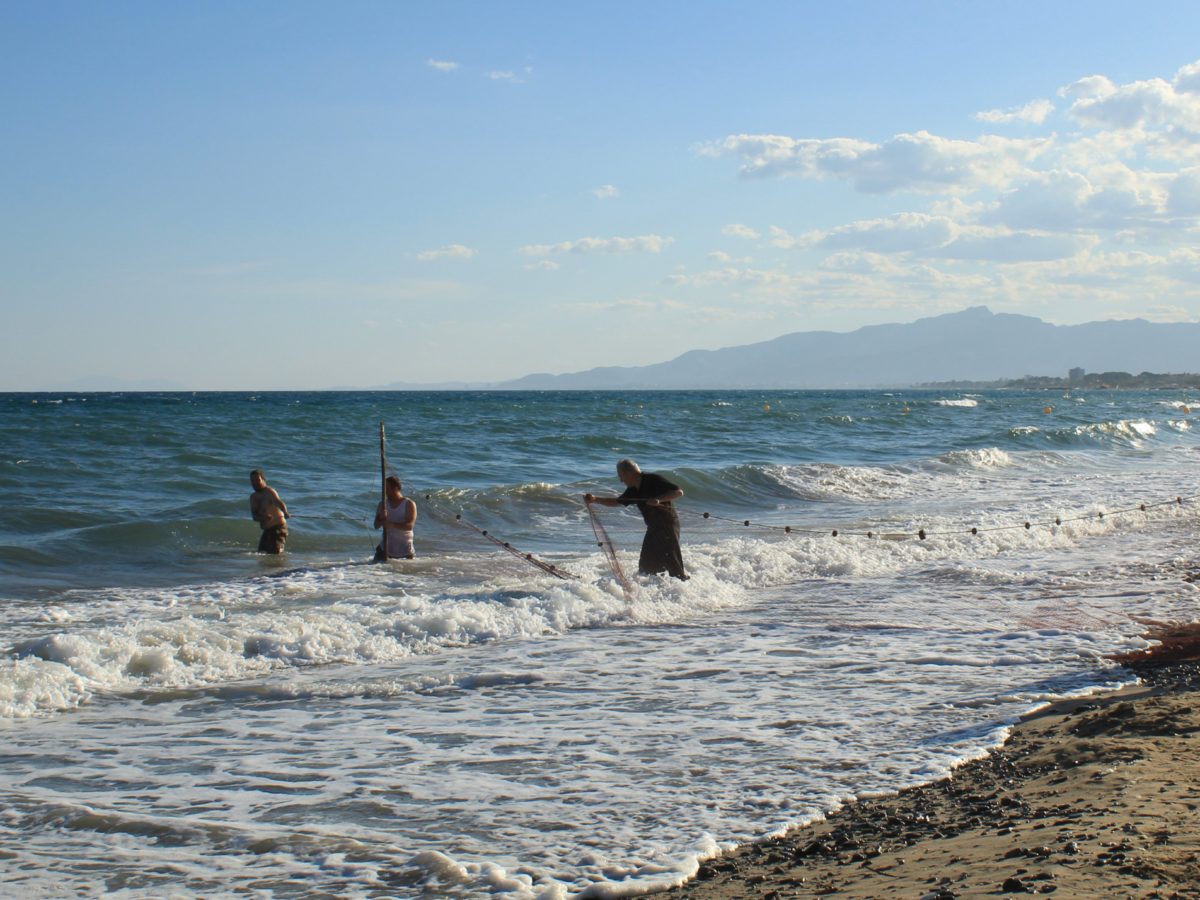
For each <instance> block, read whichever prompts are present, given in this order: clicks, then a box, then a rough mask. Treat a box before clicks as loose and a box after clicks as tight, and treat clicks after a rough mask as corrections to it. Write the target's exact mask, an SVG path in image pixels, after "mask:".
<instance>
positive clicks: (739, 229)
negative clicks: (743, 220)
mask: <svg viewBox="0 0 1200 900" xmlns="http://www.w3.org/2000/svg"><path fill="white" fill-rule="evenodd" d="M721 234H723V235H725V236H726V237H736V238H746V239H747V240H750V241H753V240H757V239H758V238H759V237H760V236H761V235H759V233H758V232H757V231H755V230H754V229H753V228H751V227H750V226H749V225H740V224H738V223H737V222H734V223H733V224H732V225H726V226H725V227H724V228H722V229H721Z"/></svg>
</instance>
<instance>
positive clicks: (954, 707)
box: [0, 392, 1200, 897]
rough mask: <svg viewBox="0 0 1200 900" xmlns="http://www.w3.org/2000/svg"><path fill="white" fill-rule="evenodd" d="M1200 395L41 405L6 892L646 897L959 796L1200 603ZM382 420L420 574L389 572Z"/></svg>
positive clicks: (11, 734) (0, 599) (22, 480)
mask: <svg viewBox="0 0 1200 900" xmlns="http://www.w3.org/2000/svg"><path fill="white" fill-rule="evenodd" d="M1193 404H1200V400H1198V399H1197V398H1192V397H1188V396H1185V395H1182V394H1178V395H1177V394H1171V393H1167V392H1156V393H1120V394H1114V395H1111V396H1110V395H1109V394H1107V393H1105V394H1100V393H1092V394H1088V395H1085V396H1082V397H1072V398H1064V397H1061V396H1055V395H1053V394H991V393H984V394H972V395H961V394H947V393H940V394H939V393H915V392H910V393H907V394H890V393H883V392H866V393H798V392H776V393H738V392H729V393H718V392H695V393H666V394H659V393H645V394H606V393H578V394H415V395H409V394H267V395H261V396H255V395H227V394H226V395H198V396H194V395H190V394H189V395H129V396H121V395H75V396H69V395H5V396H3V397H0V416H2V418H0V622H2V623H3V632H2V634H3V650H4V651H5V652H6V655H5V656H4V657H3V658H2V659H0V893H5V894H11V895H14V896H44V897H57V896H63V895H65V894H70V895H76V894H78V895H84V896H95V895H101V894H104V895H108V896H129V897H160V896H167V895H178V896H204V897H213V896H222V895H261V896H274V897H301V896H349V897H356V896H363V897H370V896H378V897H395V896H430V897H437V896H508V897H567V896H574V895H578V894H583V895H585V896H614V895H625V894H635V893H640V892H644V891H646V890H649V889H652V888H655V887H661V886H665V885H668V884H672V883H677V882H679V881H680V880H681V879H683V878H686V877H687V876H688V875H689V874H691V873H692V872H693V871H694V869H695V866H696V864H697V861H698V860H699V859H701V858H703V857H704V856H705V855H709V854H711V853H713V852H715V851H716V850H718V849H721V848H726V847H731V846H734V845H736V844H737V843H741V842H744V841H747V840H753V839H755V838H760V837H763V836H765V835H767V834H771V833H774V832H778V831H780V830H782V829H785V828H787V827H788V826H790V825H795V824H798V823H802V822H805V821H809V820H811V819H813V818H815V817H819V816H820V815H822V814H824V813H826V812H828V811H829V810H831V809H833V808H835V807H836V806H838V805H839V804H840V803H842V802H845V801H846V800H847V799H849V798H852V797H856V796H862V795H864V794H870V793H875V792H880V791H892V790H896V789H898V788H900V787H903V786H906V785H910V784H913V783H916V782H921V781H926V780H929V779H932V778H935V777H937V776H938V775H940V774H943V773H945V772H946V771H947V770H948V769H949V768H950V767H952V766H953V765H954V764H956V763H958V762H960V761H961V760H963V759H966V758H970V757H973V756H977V755H979V754H980V753H982V752H984V751H986V749H987V748H989V747H991V746H994V745H995V744H996V743H997V742H998V741H1000V740H1002V738H1003V735H1004V730H1005V727H1006V726H1007V724H1009V723H1010V722H1011V721H1012V719H1013V718H1014V717H1015V716H1017V715H1019V714H1020V713H1022V712H1024V711H1027V710H1029V709H1030V708H1032V707H1034V706H1036V705H1037V704H1038V703H1040V702H1043V701H1045V700H1046V699H1049V698H1052V697H1056V696H1062V695H1064V694H1072V693H1080V692H1086V691H1089V690H1094V689H1096V688H1098V687H1102V686H1106V685H1112V684H1118V683H1122V682H1125V681H1128V680H1129V679H1130V676H1129V675H1128V674H1127V673H1126V672H1124V671H1122V670H1120V669H1117V668H1114V667H1112V665H1111V664H1110V663H1108V662H1107V661H1106V660H1105V655H1106V654H1110V653H1113V652H1114V651H1118V650H1124V649H1129V648H1133V647H1138V646H1142V645H1143V642H1142V641H1141V639H1140V637H1139V635H1140V634H1141V631H1142V628H1141V626H1140V625H1139V624H1138V622H1137V621H1135V620H1134V618H1131V617H1150V618H1172V617H1173V618H1189V619H1190V618H1192V616H1193V610H1194V606H1195V601H1196V597H1195V592H1194V590H1193V588H1192V586H1191V584H1190V583H1189V582H1187V581H1186V580H1185V579H1184V576H1185V575H1187V574H1189V573H1190V572H1191V560H1192V557H1193V550H1194V543H1195V538H1194V531H1195V527H1196V524H1197V515H1196V506H1197V503H1198V502H1200V501H1193V500H1192V498H1191V490H1192V485H1193V483H1194V474H1195V468H1196V462H1197V456H1196V452H1197V440H1196V438H1195V436H1194V434H1193V432H1192V430H1191V427H1190V421H1191V418H1192V415H1191V413H1190V408H1191V406H1192V405H1193ZM1047 406H1050V407H1052V411H1051V412H1049V413H1047V412H1045V408H1046V407H1047ZM381 421H382V422H385V423H386V424H387V430H388V436H389V460H390V463H391V466H392V468H393V469H395V470H396V471H397V472H398V473H399V474H400V475H401V476H402V477H404V479H405V482H406V488H407V490H408V492H409V493H410V494H411V495H413V496H415V497H416V498H417V499H418V503H419V506H420V508H421V519H420V521H419V522H418V528H417V549H418V552H419V553H420V554H421V556H420V558H419V559H417V560H414V561H411V562H406V561H395V562H391V563H388V564H385V565H368V564H367V563H366V560H367V559H368V558H369V556H370V554H371V550H372V547H373V545H374V541H375V540H376V539H377V537H378V535H377V533H374V532H372V531H371V529H370V528H369V527H368V526H369V525H370V522H369V519H370V515H371V512H372V509H373V505H374V503H375V502H376V500H377V497H378V493H379V457H378V451H379V440H378V426H379V423H380V422H381ZM622 456H632V457H634V458H636V459H638V460H639V461H640V462H641V463H642V464H643V466H644V467H645V468H646V469H648V470H651V471H662V472H664V473H666V474H668V475H669V476H670V477H672V478H673V480H676V481H678V482H679V483H680V484H681V486H683V488H684V489H685V491H686V496H685V498H684V499H683V501H681V503H680V511H681V516H682V521H683V530H684V538H685V547H684V551H685V561H686V562H687V564H688V566H689V569H690V571H691V573H692V576H693V577H692V579H691V580H690V581H688V582H686V583H680V582H676V581H671V580H669V579H664V578H658V577H652V578H642V579H637V578H634V582H635V583H634V588H633V591H632V593H631V595H630V596H628V597H627V596H625V594H624V593H623V591H622V589H621V587H620V586H619V585H618V583H617V582H616V580H615V579H614V577H613V575H612V572H611V571H610V569H609V566H608V562H607V560H606V559H605V558H604V557H603V556H602V555H601V554H600V552H599V550H598V549H597V547H596V544H595V540H594V537H593V534H592V529H591V525H590V521H589V519H588V516H587V513H586V511H585V509H584V507H583V506H582V504H581V503H580V502H579V496H580V495H581V494H582V493H583V492H585V491H593V492H596V493H605V492H615V491H617V490H619V488H620V485H619V484H618V483H617V481H616V478H615V475H614V473H613V464H614V463H615V461H616V460H617V459H618V458H620V457H622ZM256 466H262V467H264V468H266V469H267V473H268V477H269V479H270V482H271V483H272V485H274V486H275V487H277V488H278V489H279V490H280V492H281V493H282V495H283V496H284V498H285V499H286V500H287V502H288V504H289V506H290V507H291V510H292V512H293V513H294V517H293V519H292V522H291V532H292V534H291V537H290V539H289V542H288V553H287V554H286V556H285V557H284V558H282V559H271V558H266V557H261V556H258V555H256V554H254V553H253V552H251V551H252V550H253V548H254V546H255V543H256V540H257V533H256V526H255V525H254V523H253V522H251V521H250V520H249V517H248V503H247V498H248V495H249V491H250V487H249V484H248V478H247V475H248V472H249V470H250V469H251V468H253V467H256ZM1176 497H1180V498H1183V499H1184V502H1183V503H1177V502H1174V501H1175V498H1176ZM1143 503H1144V504H1146V505H1147V508H1146V510H1145V511H1142V510H1141V509H1139V508H1138V507H1140V505H1141V504H1143ZM704 512H708V513H710V517H709V518H707V519H705V518H704V517H703V513H704ZM1101 512H1104V513H1105V516H1104V517H1103V518H1100V517H1099V516H1098V513H1101ZM456 515H462V516H463V517H464V518H465V519H466V520H468V521H469V522H471V523H472V524H474V525H476V526H477V527H479V528H481V529H485V530H487V531H489V533H491V534H493V535H495V536H498V537H499V538H500V539H502V540H504V541H508V542H510V543H511V544H512V545H513V547H514V548H516V549H518V550H519V551H520V552H522V553H532V554H536V555H538V557H540V558H543V559H546V560H548V561H549V562H551V563H553V564H554V565H556V566H558V567H560V568H561V569H562V570H563V571H564V572H567V573H569V574H570V575H572V576H577V577H571V578H567V579H559V578H555V577H553V576H551V575H548V574H546V573H544V572H543V571H541V570H539V569H537V568H535V567H533V566H532V565H529V564H527V563H526V562H525V561H524V560H522V559H520V558H519V557H518V556H515V555H513V554H510V553H507V552H505V551H504V550H503V549H502V548H499V547H497V546H496V545H494V544H493V543H491V542H489V541H488V540H487V539H485V538H482V537H481V536H480V535H478V534H477V533H476V532H475V531H472V530H470V529H469V528H467V527H465V526H463V525H462V524H461V523H460V522H458V521H456V518H455V516H456ZM600 515H601V520H602V522H603V523H604V524H605V526H606V527H607V529H608V531H609V532H610V533H611V535H612V537H613V539H614V541H615V542H616V543H617V545H618V546H619V548H620V559H621V561H622V562H623V563H624V565H625V567H626V569H627V570H629V571H632V570H634V569H635V568H636V555H637V546H638V543H639V542H640V536H641V524H640V519H639V518H638V517H637V516H636V513H633V512H631V511H619V510H611V509H604V510H602V511H601V513H600ZM1055 518H1059V519H1060V520H1062V523H1063V524H1061V525H1052V524H1049V525H1048V524H1044V523H1053V522H1054V520H1055ZM746 520H749V521H750V522H751V525H750V526H748V527H747V526H745V525H743V524H741V523H742V522H744V521H746ZM1026 521H1029V522H1030V523H1031V527H1030V528H1029V529H1026V528H1024V527H1023V525H1024V523H1025V522H1026ZM763 526H767V527H763ZM784 526H788V527H790V528H791V529H792V531H791V532H786V531H784ZM972 527H975V528H977V529H979V533H977V534H971V533H970V528H972ZM834 529H838V531H839V536H838V537H836V538H835V537H833V536H832V531H833V530H834ZM920 529H923V530H924V531H925V532H926V533H927V538H926V540H919V539H917V537H916V533H917V531H918V530H920ZM868 531H869V532H871V534H872V535H873V537H871V538H867V537H866V536H865V533H866V532H868ZM881 533H882V534H883V535H884V536H883V537H880V536H879V535H880V534H881Z"/></svg>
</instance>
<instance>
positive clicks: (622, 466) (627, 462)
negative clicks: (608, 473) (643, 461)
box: [617, 459, 642, 475]
mask: <svg viewBox="0 0 1200 900" xmlns="http://www.w3.org/2000/svg"><path fill="white" fill-rule="evenodd" d="M617 471H618V472H627V473H629V474H630V475H637V474H638V473H639V472H641V471H642V470H641V469H639V468H638V464H637V463H635V462H634V461H633V460H632V459H623V460H621V461H620V462H619V463H617Z"/></svg>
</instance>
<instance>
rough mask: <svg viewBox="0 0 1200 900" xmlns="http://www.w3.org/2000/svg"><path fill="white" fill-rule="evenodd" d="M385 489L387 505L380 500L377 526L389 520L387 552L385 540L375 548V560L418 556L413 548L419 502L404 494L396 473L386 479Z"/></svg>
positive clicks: (376, 517)
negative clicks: (414, 501)
mask: <svg viewBox="0 0 1200 900" xmlns="http://www.w3.org/2000/svg"><path fill="white" fill-rule="evenodd" d="M384 491H385V493H386V494H387V503H386V506H385V504H384V501H382V500H381V501H380V502H379V506H377V507H376V509H375V527H376V528H381V527H382V526H383V523H384V522H385V521H386V522H387V528H386V529H385V532H384V533H385V534H386V535H387V552H386V553H385V552H384V548H383V542H382V541H381V542H380V544H379V546H378V547H376V548H375V562H380V561H382V560H385V559H412V558H413V557H414V556H416V552H415V551H414V550H413V525H415V524H416V522H417V504H415V503H413V501H412V500H410V499H409V498H408V497H405V496H404V487H403V486H402V485H401V484H400V479H399V478H397V477H396V476H395V475H389V476H388V477H387V478H386V479H385V480H384Z"/></svg>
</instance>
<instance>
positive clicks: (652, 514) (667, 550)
mask: <svg viewBox="0 0 1200 900" xmlns="http://www.w3.org/2000/svg"><path fill="white" fill-rule="evenodd" d="M617 477H618V478H620V479H621V483H622V484H624V485H625V493H623V494H621V496H619V497H595V496H593V495H591V494H584V495H583V500H584V502H585V503H599V504H600V505H601V506H628V505H629V504H630V503H636V504H637V505H638V509H639V510H640V511H641V513H642V519H644V520H645V522H646V537H645V538H643V539H642V555H641V556H640V557H639V558H638V573H639V574H641V575H657V574H658V573H660V572H666V573H668V574H669V575H670V576H671V577H672V578H678V579H680V580H681V581H687V578H688V576H687V573H686V572H685V571H684V570H683V551H682V550H680V549H679V515H678V514H677V513H676V512H675V507H674V506H672V505H671V504H672V501H675V500H678V499H679V498H680V497H682V496H683V491H682V490H681V489H680V487H679V485H677V484H673V483H672V482H670V481H668V480H667V479H665V478H663V477H662V476H661V475H657V474H655V473H654V472H643V471H642V470H641V469H640V468H638V464H637V463H635V462H634V461H633V460H632V459H623V460H621V461H620V462H619V463H617Z"/></svg>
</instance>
